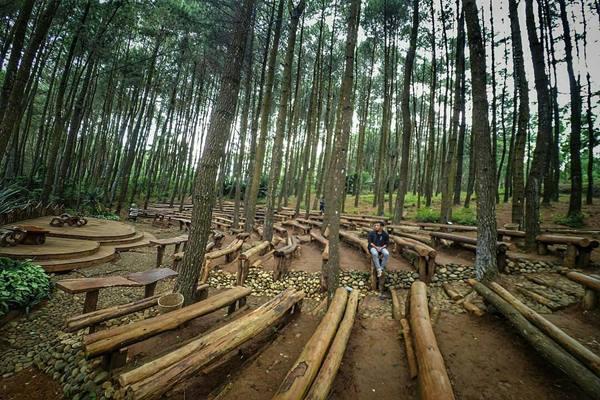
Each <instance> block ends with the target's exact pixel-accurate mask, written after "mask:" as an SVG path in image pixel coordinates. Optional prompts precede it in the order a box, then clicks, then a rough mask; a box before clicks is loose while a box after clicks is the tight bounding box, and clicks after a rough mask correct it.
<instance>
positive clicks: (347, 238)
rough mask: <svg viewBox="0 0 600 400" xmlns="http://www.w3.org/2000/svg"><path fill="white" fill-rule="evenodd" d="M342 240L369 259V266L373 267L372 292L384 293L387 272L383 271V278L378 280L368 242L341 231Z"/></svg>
mask: <svg viewBox="0 0 600 400" xmlns="http://www.w3.org/2000/svg"><path fill="white" fill-rule="evenodd" d="M340 239H342V240H343V241H344V242H346V243H348V244H350V245H352V246H354V247H355V248H357V249H358V250H359V251H360V252H361V253H363V254H364V255H365V257H367V260H369V264H370V265H371V278H370V281H371V290H378V289H379V290H380V291H383V283H384V282H385V270H384V271H383V274H382V275H381V277H380V278H377V269H376V268H375V265H373V259H372V258H371V252H370V251H369V245H368V243H367V240H366V239H361V238H359V237H358V236H356V235H353V234H351V233H348V232H344V231H340ZM388 251H389V249H388Z"/></svg>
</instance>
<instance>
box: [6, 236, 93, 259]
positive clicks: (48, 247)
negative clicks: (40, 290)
mask: <svg viewBox="0 0 600 400" xmlns="http://www.w3.org/2000/svg"><path fill="white" fill-rule="evenodd" d="M99 248H100V243H98V242H95V241H92V240H80V239H66V238H60V237H47V238H46V243H44V244H42V245H26V244H20V245H17V246H13V247H0V257H10V258H16V259H32V260H34V261H37V260H59V259H60V260H64V259H68V258H76V257H85V256H89V255H91V254H94V253H96V252H97V251H98V249H99Z"/></svg>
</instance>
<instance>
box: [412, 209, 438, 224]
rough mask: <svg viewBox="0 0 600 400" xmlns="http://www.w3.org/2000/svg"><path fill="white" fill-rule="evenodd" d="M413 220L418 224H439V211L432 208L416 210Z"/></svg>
mask: <svg viewBox="0 0 600 400" xmlns="http://www.w3.org/2000/svg"><path fill="white" fill-rule="evenodd" d="M415 219H416V220H417V221H419V222H439V220H440V211H439V210H434V209H433V208H420V209H418V210H417V213H416V215H415Z"/></svg>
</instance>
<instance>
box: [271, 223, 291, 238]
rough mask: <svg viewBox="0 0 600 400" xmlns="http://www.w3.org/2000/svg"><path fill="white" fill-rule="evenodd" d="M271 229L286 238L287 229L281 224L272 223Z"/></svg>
mask: <svg viewBox="0 0 600 400" xmlns="http://www.w3.org/2000/svg"><path fill="white" fill-rule="evenodd" d="M273 230H274V231H275V232H277V234H278V235H280V236H281V237H283V238H287V237H288V231H287V229H285V228H284V227H283V226H280V225H273Z"/></svg>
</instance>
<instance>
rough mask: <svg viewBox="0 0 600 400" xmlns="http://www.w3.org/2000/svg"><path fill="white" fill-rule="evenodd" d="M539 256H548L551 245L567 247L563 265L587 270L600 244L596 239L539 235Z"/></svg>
mask: <svg viewBox="0 0 600 400" xmlns="http://www.w3.org/2000/svg"><path fill="white" fill-rule="evenodd" d="M536 241H537V243H538V254H540V255H544V254H548V246H549V245H565V246H567V251H566V252H565V257H564V261H563V265H564V266H565V267H567V268H573V267H578V268H586V267H588V266H589V265H590V256H591V253H592V250H594V249H595V248H596V247H598V245H599V244H600V242H598V240H594V239H588V238H584V237H580V236H566V235H538V236H537V237H536Z"/></svg>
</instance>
